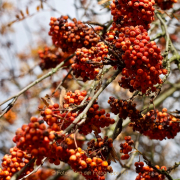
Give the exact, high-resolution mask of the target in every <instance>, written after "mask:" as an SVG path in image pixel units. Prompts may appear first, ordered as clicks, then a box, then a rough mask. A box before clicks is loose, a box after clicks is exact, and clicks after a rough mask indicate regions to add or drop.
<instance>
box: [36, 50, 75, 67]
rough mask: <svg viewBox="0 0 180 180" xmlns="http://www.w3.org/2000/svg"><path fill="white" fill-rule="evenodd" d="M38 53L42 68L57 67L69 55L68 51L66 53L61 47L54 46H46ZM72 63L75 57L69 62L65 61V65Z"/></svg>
mask: <svg viewBox="0 0 180 180" xmlns="http://www.w3.org/2000/svg"><path fill="white" fill-rule="evenodd" d="M38 54H39V58H40V59H41V62H40V64H39V66H40V67H41V69H42V70H44V69H50V68H55V67H56V66H57V65H58V64H60V63H61V62H62V61H64V60H65V59H66V58H67V57H68V56H69V54H68V53H64V52H62V50H61V49H59V48H57V47H53V46H52V47H45V48H44V50H39V51H38ZM72 63H73V59H70V60H69V61H68V62H67V63H65V66H66V65H68V64H72Z"/></svg>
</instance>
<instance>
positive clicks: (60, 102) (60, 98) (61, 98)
mask: <svg viewBox="0 0 180 180" xmlns="http://www.w3.org/2000/svg"><path fill="white" fill-rule="evenodd" d="M65 94H66V89H65V88H63V87H62V88H61V93H60V96H59V105H60V108H63V103H64V96H65Z"/></svg>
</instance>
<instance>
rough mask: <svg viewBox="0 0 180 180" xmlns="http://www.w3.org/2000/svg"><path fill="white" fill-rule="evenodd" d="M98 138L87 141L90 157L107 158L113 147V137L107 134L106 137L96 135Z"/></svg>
mask: <svg viewBox="0 0 180 180" xmlns="http://www.w3.org/2000/svg"><path fill="white" fill-rule="evenodd" d="M96 138H97V140H95V139H92V140H91V141H89V142H88V143H87V145H88V148H87V151H88V154H89V155H90V157H92V158H93V157H95V156H97V155H98V156H99V157H101V158H102V159H106V158H107V157H108V155H109V152H110V150H111V148H112V147H113V139H112V138H108V136H105V137H104V139H102V138H101V136H96Z"/></svg>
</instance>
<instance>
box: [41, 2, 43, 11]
mask: <svg viewBox="0 0 180 180" xmlns="http://www.w3.org/2000/svg"><path fill="white" fill-rule="evenodd" d="M41 9H43V2H42V1H41Z"/></svg>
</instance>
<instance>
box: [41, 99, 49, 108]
mask: <svg viewBox="0 0 180 180" xmlns="http://www.w3.org/2000/svg"><path fill="white" fill-rule="evenodd" d="M41 100H42V101H43V103H44V104H45V105H46V106H47V107H48V106H49V103H48V102H47V100H46V99H44V98H41Z"/></svg>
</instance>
